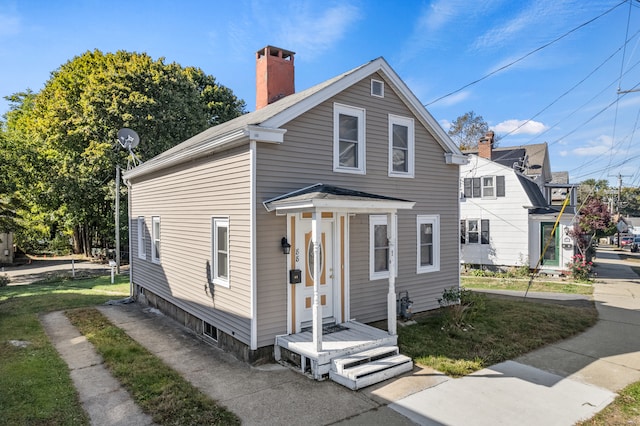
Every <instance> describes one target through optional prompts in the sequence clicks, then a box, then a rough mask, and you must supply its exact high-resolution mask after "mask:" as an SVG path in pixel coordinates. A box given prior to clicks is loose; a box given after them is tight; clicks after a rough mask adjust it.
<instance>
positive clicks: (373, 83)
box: [371, 78, 384, 98]
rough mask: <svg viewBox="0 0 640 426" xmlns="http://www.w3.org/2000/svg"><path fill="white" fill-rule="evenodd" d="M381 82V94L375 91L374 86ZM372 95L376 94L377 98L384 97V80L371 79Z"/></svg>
mask: <svg viewBox="0 0 640 426" xmlns="http://www.w3.org/2000/svg"><path fill="white" fill-rule="evenodd" d="M376 83H379V84H380V92H381V93H380V94H377V93H375V92H374V91H373V86H374V85H375V84H376ZM371 96H375V97H376V98H384V81H382V80H376V79H375V78H372V79H371Z"/></svg>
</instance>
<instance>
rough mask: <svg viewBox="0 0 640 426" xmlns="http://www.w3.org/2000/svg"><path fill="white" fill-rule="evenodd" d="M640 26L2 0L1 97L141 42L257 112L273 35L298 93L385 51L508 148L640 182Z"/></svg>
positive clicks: (400, 5)
mask: <svg viewBox="0 0 640 426" xmlns="http://www.w3.org/2000/svg"><path fill="white" fill-rule="evenodd" d="M589 21H591V22H589ZM639 31H640V2H638V1H635V0H633V2H632V3H630V0H627V1H622V0H589V1H585V0H539V1H513V0H487V1H479V2H473V1H468V0H464V1H462V0H434V1H413V0H405V1H387V0H371V1H365V0H339V1H332V0H326V1H311V0H278V1H257V0H256V1H251V0H235V1H224V0H218V1H190V0H183V1H181V2H177V1H165V0H153V1H135V0H130V1H120V0H111V1H109V2H104V1H98V0H85V1H79V0H77V1H56V0H52V1H46V2H45V1H34V0H20V1H18V0H0V64H2V66H0V95H2V96H6V95H9V94H12V93H15V92H19V91H23V90H25V89H27V88H30V89H32V90H34V91H38V90H40V89H41V88H42V87H43V86H44V85H45V83H46V81H47V80H48V78H49V76H50V73H51V72H52V71H54V70H56V69H57V68H58V67H59V66H60V65H62V64H63V63H65V62H67V61H69V60H71V59H72V58H73V57H75V56H78V55H81V54H82V53H84V52H86V51H87V50H93V49H100V50H102V51H103V52H115V51H117V50H127V51H137V52H146V53H148V54H149V55H151V56H152V57H153V58H159V57H164V58H165V59H166V61H167V62H177V63H179V64H181V65H182V66H196V67H200V68H202V69H203V70H204V72H206V73H207V74H210V75H213V76H214V77H216V79H217V81H218V82H219V83H221V84H223V85H225V86H227V87H229V88H230V89H232V90H233V91H234V93H235V94H236V95H237V96H238V97H240V98H242V99H244V100H245V101H246V103H247V109H248V110H249V111H252V110H254V108H255V52H256V51H257V50H258V49H260V48H262V47H264V46H265V45H269V44H270V45H274V46H278V47H282V48H285V49H288V50H292V51H294V52H296V58H295V65H296V90H303V89H306V88H308V87H310V86H312V85H314V84H317V83H320V82H322V81H324V80H326V79H328V78H331V77H333V76H335V75H338V74H340V73H342V72H344V71H346V70H349V69H351V68H354V67H356V66H359V65H362V64H363V63H365V62H368V61H370V60H372V59H375V58H377V57H379V56H383V57H384V58H385V59H386V60H387V61H388V62H389V64H390V65H391V67H393V68H394V69H395V70H396V72H397V73H398V74H399V75H400V77H401V78H402V79H403V80H404V81H405V82H406V83H407V84H408V86H409V87H410V88H411V90H412V91H413V92H414V93H415V94H416V96H417V97H418V98H419V99H420V100H421V101H422V102H423V103H424V104H426V105H427V108H428V110H429V111H430V112H431V114H432V115H433V116H434V117H435V118H436V119H437V120H438V121H439V122H440V123H441V124H442V126H443V127H444V128H445V130H446V129H447V128H448V123H449V122H451V121H453V120H454V119H455V118H456V117H458V116H460V115H462V114H464V113H465V112H467V111H474V112H475V113H476V114H477V115H481V116H482V117H483V118H484V119H485V120H486V121H487V122H488V123H489V126H490V127H491V128H492V129H493V130H495V131H496V133H497V134H498V135H502V136H503V138H502V139H501V140H500V142H499V146H514V145H526V144H531V143H541V142H547V143H548V144H549V151H550V153H551V166H552V169H553V170H554V171H564V170H566V171H569V173H570V179H571V181H572V182H580V181H583V180H585V179H588V178H594V179H607V180H609V181H610V184H611V185H612V186H617V185H618V176H619V175H620V176H622V184H623V186H639V185H640V167H639V166H640V146H639V144H638V143H637V141H638V138H639V137H640V130H639V131H636V129H637V126H638V123H639V122H640V120H639V118H640V92H628V93H623V94H620V93H619V90H620V91H623V92H626V91H630V90H635V89H639V88H640V86H637V85H638V84H639V83H640V64H639V63H640V34H638V32H639ZM627 39H628V40H629V41H628V42H627V43H626V44H625V40H627ZM554 40H557V41H554ZM543 46H546V47H543ZM527 55H528V56H527ZM525 56H526V57H525ZM523 57H524V58H523ZM521 58H523V59H521ZM514 62H515V64H513V65H511V64H512V63H514ZM502 67H505V68H504V69H502V70H501V71H498V72H496V71H497V70H499V69H500V68H502ZM489 74H491V75H490V76H489V77H487V78H484V79H483V77H485V76H487V75H489ZM477 80H481V81H478V82H476V81H477ZM473 82H476V83H474V84H471V83H473ZM450 93H453V94H451V95H449V96H445V95H448V94H450ZM443 96H445V97H443ZM434 101H435V102H434ZM7 109H8V104H7V103H6V102H5V101H4V100H2V101H0V114H4V113H5V112H6V111H7ZM518 126H521V127H519V129H517V130H515V129H516V128H517V127H518Z"/></svg>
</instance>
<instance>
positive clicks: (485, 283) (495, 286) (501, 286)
mask: <svg viewBox="0 0 640 426" xmlns="http://www.w3.org/2000/svg"><path fill="white" fill-rule="evenodd" d="M460 285H461V286H463V287H465V288H469V289H478V290H515V291H526V290H527V287H528V286H529V279H528V278H515V277H475V276H467V275H463V276H461V277H460ZM529 291H530V292H536V291H538V292H549V293H568V294H585V295H591V294H593V284H590V283H576V282H574V281H571V280H566V281H565V280H557V281H551V280H541V279H535V280H533V282H532V283H531V287H530V288H529Z"/></svg>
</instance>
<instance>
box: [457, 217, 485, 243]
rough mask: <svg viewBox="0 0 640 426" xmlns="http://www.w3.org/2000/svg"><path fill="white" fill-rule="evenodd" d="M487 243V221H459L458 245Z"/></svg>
mask: <svg viewBox="0 0 640 426" xmlns="http://www.w3.org/2000/svg"><path fill="white" fill-rule="evenodd" d="M465 231H466V238H465ZM489 242H490V236H489V219H469V220H467V221H464V220H461V221H460V243H462V244H489Z"/></svg>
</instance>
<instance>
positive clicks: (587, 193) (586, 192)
mask: <svg viewBox="0 0 640 426" xmlns="http://www.w3.org/2000/svg"><path fill="white" fill-rule="evenodd" d="M611 194H612V189H611V188H609V182H608V181H607V180H606V179H598V180H596V179H587V180H585V181H583V182H580V186H579V187H578V204H582V203H583V202H584V200H588V199H590V198H592V197H597V198H599V199H601V200H602V201H608V200H609V198H610V197H611Z"/></svg>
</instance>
